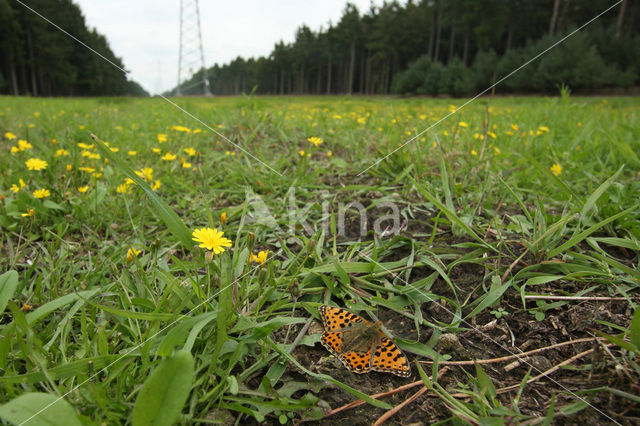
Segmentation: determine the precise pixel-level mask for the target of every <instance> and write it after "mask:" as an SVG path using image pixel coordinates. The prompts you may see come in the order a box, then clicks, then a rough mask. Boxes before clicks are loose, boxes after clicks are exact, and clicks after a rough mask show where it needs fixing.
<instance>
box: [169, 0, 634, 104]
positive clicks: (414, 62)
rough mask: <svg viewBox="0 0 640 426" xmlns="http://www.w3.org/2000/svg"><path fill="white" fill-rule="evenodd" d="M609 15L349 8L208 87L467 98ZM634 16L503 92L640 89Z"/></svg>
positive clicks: (617, 18) (429, 4)
mask: <svg viewBox="0 0 640 426" xmlns="http://www.w3.org/2000/svg"><path fill="white" fill-rule="evenodd" d="M611 5H612V2H611V1H609V0H421V1H413V0H409V1H407V2H406V3H403V4H401V3H398V2H397V1H391V2H385V3H383V4H382V5H381V6H374V5H372V6H371V7H370V9H369V10H367V11H365V12H364V13H362V12H361V11H360V10H358V8H357V7H356V6H355V5H353V4H350V3H347V5H346V7H345V9H344V11H343V14H342V17H341V18H340V21H339V22H338V23H336V24H332V23H329V24H328V25H327V26H326V27H325V28H320V29H319V30H317V31H313V30H311V29H310V28H309V27H307V26H306V25H302V26H301V27H299V28H298V30H297V31H296V34H295V40H294V41H293V42H292V43H284V42H282V41H280V42H279V43H277V44H276V45H275V46H274V47H273V50H272V52H271V54H270V55H269V56H267V57H259V58H257V59H254V58H249V59H244V58H242V57H238V58H236V59H234V60H233V61H231V62H230V63H228V64H224V65H219V64H215V65H214V66H213V67H211V68H209V69H207V78H208V80H209V86H210V90H211V92H212V93H213V94H219V95H231V94H239V93H248V92H251V91H253V92H255V93H260V94H280V95H284V94H344V93H346V94H355V93H357V94H387V93H394V92H395V93H424V94H427V93H428V94H438V93H448V94H457V95H464V94H470V93H473V92H474V91H475V90H478V89H485V88H486V86H487V84H490V83H492V82H495V81H496V80H497V79H499V78H500V77H501V76H503V75H506V74H508V73H509V72H511V71H512V70H514V69H515V68H517V67H518V66H520V65H522V64H523V63H524V62H526V61H527V60H528V59H530V58H532V57H534V56H535V55H536V54H538V53H539V52H541V51H542V50H544V49H545V48H546V47H548V46H550V45H552V44H553V43H555V42H557V41H559V40H560V39H561V38H562V37H563V36H564V35H566V34H568V33H569V32H570V31H572V30H573V29H576V28H577V27H579V26H580V25H582V24H584V23H585V22H587V21H589V20H590V19H592V18H594V17H595V16H596V15H598V14H599V13H601V12H602V11H604V10H605V9H607V8H608V7H610V6H611ZM639 13H640V5H639V3H638V2H630V1H628V0H624V1H623V2H622V3H621V4H620V5H618V6H617V7H615V8H613V9H612V10H611V11H609V12H608V13H606V14H604V15H603V16H602V17H600V18H599V19H597V20H596V21H595V22H594V23H592V24H591V25H589V27H588V28H587V29H585V30H583V31H581V32H579V33H578V34H577V35H575V36H573V37H572V38H571V39H569V40H567V42H564V43H563V44H561V45H560V46H559V48H556V49H555V51H553V50H552V51H550V54H549V58H551V59H549V58H546V59H545V58H544V57H543V58H541V60H539V61H536V62H535V63H532V66H530V67H528V68H529V69H528V70H527V72H526V73H523V74H521V76H520V78H519V79H516V80H517V84H514V83H513V81H511V82H510V83H509V84H505V86H502V85H501V88H500V90H513V91H544V90H550V89H551V90H555V87H558V86H559V85H567V86H570V87H571V88H582V87H584V88H602V87H607V86H630V85H633V84H637V83H638V71H639V70H640V35H639V28H640V25H638V14H639ZM572 39H573V40H572ZM541 64H542V65H541ZM510 67H512V68H510ZM452 73H458V74H460V75H461V76H462V78H453V76H452V75H451V74H452ZM523 76H526V78H523ZM514 77H515V76H514ZM203 81H204V80H203V78H202V70H200V71H199V72H197V73H196V74H195V75H194V76H193V77H192V78H191V79H190V80H188V81H186V82H184V83H183V84H182V85H181V92H182V93H183V94H198V93H203V85H204V84H203ZM507 82H508V81H505V83H507ZM172 93H175V89H174V90H173V91H172V92H169V94H172Z"/></svg>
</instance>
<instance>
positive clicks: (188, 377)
mask: <svg viewBox="0 0 640 426" xmlns="http://www.w3.org/2000/svg"><path fill="white" fill-rule="evenodd" d="M193 372H194V361H193V357H192V356H191V352H187V351H180V352H178V353H176V354H175V355H174V356H172V357H170V358H165V359H163V360H162V361H161V362H160V365H159V366H158V367H157V368H156V369H155V370H153V372H152V373H151V374H150V375H149V377H148V378H147V380H145V382H144V384H143V385H142V389H141V390H140V393H139V394H138V398H137V399H136V404H135V405H134V407H133V425H134V426H142V425H155V426H171V425H172V424H174V423H175V422H176V421H177V420H178V417H179V416H180V412H181V411H182V407H183V406H184V403H185V402H186V401H187V397H188V396H189V392H190V391H191V383H192V382H193Z"/></svg>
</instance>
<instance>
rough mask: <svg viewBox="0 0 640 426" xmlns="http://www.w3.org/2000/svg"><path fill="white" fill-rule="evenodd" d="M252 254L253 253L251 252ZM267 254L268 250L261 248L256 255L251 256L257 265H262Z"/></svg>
mask: <svg viewBox="0 0 640 426" xmlns="http://www.w3.org/2000/svg"><path fill="white" fill-rule="evenodd" d="M251 254H253V253H251ZM268 255H269V250H263V251H260V252H258V255H257V256H253V259H252V260H253V261H254V262H256V263H257V264H259V265H264V264H265V262H266V261H267V257H268Z"/></svg>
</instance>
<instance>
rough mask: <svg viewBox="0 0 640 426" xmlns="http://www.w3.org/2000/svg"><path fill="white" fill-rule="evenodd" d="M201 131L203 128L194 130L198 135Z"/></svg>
mask: <svg viewBox="0 0 640 426" xmlns="http://www.w3.org/2000/svg"><path fill="white" fill-rule="evenodd" d="M201 132H202V129H195V130H194V131H193V134H194V135H197V134H198V133H201Z"/></svg>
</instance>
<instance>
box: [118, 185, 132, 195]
mask: <svg viewBox="0 0 640 426" xmlns="http://www.w3.org/2000/svg"><path fill="white" fill-rule="evenodd" d="M130 191H131V190H130V189H129V185H127V184H126V183H123V184H122V185H118V187H117V188H116V192H117V193H118V194H127V193H129V192H130Z"/></svg>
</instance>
